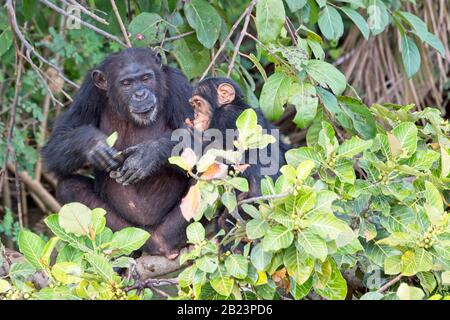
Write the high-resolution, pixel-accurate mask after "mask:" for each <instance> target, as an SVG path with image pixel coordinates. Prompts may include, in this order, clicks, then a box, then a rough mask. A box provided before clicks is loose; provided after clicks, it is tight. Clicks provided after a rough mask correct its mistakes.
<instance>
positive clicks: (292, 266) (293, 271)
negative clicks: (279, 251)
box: [283, 245, 314, 285]
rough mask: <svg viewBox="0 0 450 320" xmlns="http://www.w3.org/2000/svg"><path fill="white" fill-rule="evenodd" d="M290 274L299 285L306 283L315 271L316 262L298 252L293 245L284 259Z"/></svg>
mask: <svg viewBox="0 0 450 320" xmlns="http://www.w3.org/2000/svg"><path fill="white" fill-rule="evenodd" d="M283 263H284V265H285V266H286V269H287V271H288V274H289V275H290V276H291V277H292V278H294V280H295V282H296V283H297V284H298V285H302V284H303V283H305V282H306V281H307V280H308V279H309V277H310V276H311V274H312V272H313V270H314V260H313V259H311V258H308V257H305V256H304V254H303V252H301V251H299V250H297V248H296V247H295V245H291V246H290V247H289V249H287V250H286V252H285V253H284V257H283Z"/></svg>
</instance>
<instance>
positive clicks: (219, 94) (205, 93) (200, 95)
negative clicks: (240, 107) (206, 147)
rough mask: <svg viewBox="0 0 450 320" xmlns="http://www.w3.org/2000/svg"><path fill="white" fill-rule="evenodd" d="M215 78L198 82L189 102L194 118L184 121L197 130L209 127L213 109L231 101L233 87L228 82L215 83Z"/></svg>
mask: <svg viewBox="0 0 450 320" xmlns="http://www.w3.org/2000/svg"><path fill="white" fill-rule="evenodd" d="M217 82H218V80H217V79H215V78H211V79H206V80H203V81H202V82H200V83H199V84H198V85H197V87H196V88H195V89H194V92H193V95H192V98H191V99H189V103H190V104H191V106H192V108H193V109H194V119H193V120H188V121H187V122H186V123H187V124H188V125H190V126H192V127H194V128H195V129H197V130H199V131H205V130H207V129H209V127H210V125H211V121H212V117H213V114H214V111H215V110H217V109H218V108H221V107H223V106H226V105H229V104H231V103H233V101H234V99H235V89H234V87H233V86H232V85H231V84H230V83H217Z"/></svg>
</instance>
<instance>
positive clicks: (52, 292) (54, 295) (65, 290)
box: [31, 286, 82, 300]
mask: <svg viewBox="0 0 450 320" xmlns="http://www.w3.org/2000/svg"><path fill="white" fill-rule="evenodd" d="M31 299H32V300H82V299H81V298H80V297H77V296H76V295H75V294H73V293H72V291H71V290H70V288H69V287H66V286H62V287H54V288H50V287H46V288H43V289H41V290H40V291H38V292H35V293H33V295H32V296H31Z"/></svg>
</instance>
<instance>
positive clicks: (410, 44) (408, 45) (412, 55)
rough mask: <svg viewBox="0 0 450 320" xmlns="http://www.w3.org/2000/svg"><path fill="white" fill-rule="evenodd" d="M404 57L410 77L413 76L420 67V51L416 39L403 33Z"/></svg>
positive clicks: (404, 64)
mask: <svg viewBox="0 0 450 320" xmlns="http://www.w3.org/2000/svg"><path fill="white" fill-rule="evenodd" d="M402 59H403V66H404V67H405V71H406V74H407V75H408V78H412V76H413V75H415V74H416V73H417V71H419V69H420V63H421V59H420V52H419V48H417V45H416V43H415V42H414V40H413V39H412V38H410V37H408V36H407V35H402Z"/></svg>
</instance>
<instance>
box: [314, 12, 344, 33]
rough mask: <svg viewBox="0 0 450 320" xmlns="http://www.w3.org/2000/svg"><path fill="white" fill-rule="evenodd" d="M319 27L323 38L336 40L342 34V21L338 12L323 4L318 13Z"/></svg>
mask: <svg viewBox="0 0 450 320" xmlns="http://www.w3.org/2000/svg"><path fill="white" fill-rule="evenodd" d="M318 23H319V28H320V31H321V32H322V34H323V35H324V36H325V38H327V39H329V40H338V39H339V38H340V37H342V35H343V34H344V22H343V21H342V17H341V15H340V14H339V12H338V11H337V10H336V9H335V8H333V7H331V6H328V5H327V6H325V8H323V9H322V11H321V12H320V13H319V20H318Z"/></svg>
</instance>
